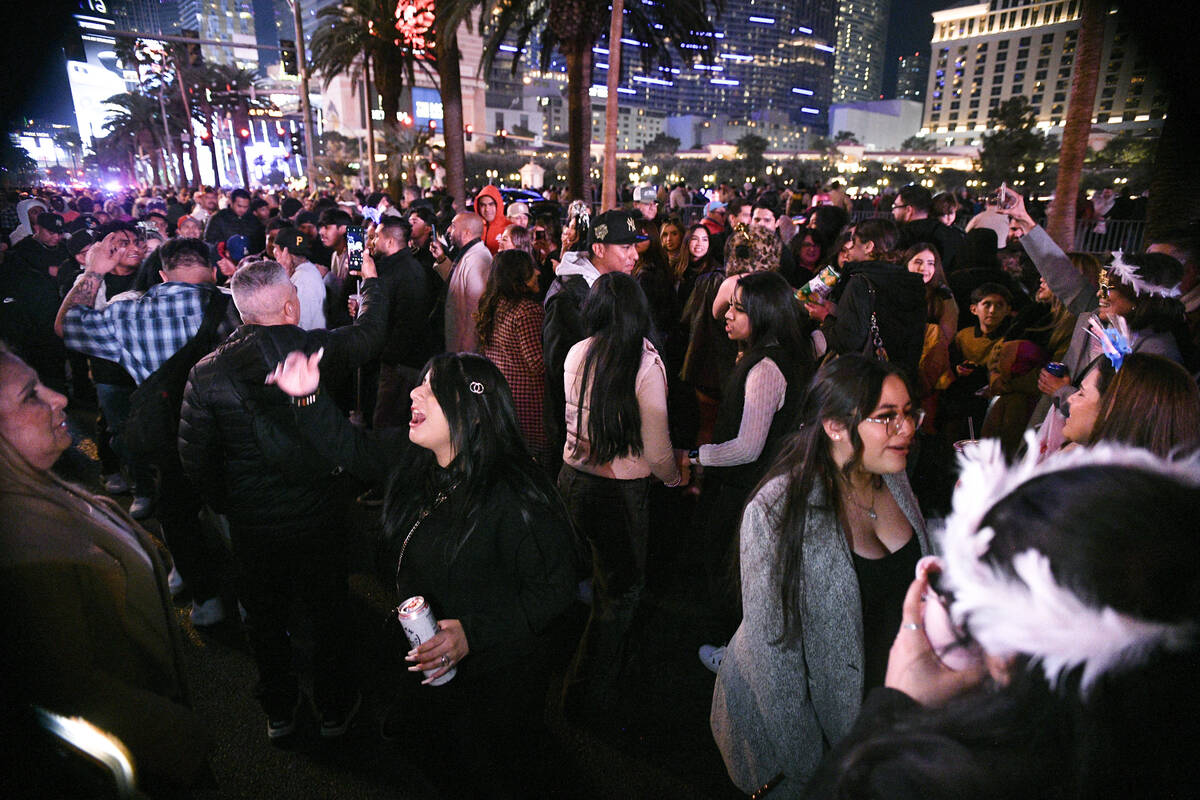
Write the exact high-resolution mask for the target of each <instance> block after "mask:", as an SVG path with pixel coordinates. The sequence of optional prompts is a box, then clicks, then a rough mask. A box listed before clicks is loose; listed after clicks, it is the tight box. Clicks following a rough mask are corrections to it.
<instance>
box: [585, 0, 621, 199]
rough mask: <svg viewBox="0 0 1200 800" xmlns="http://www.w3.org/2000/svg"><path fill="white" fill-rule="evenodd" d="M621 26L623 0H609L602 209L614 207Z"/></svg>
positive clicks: (615, 195) (615, 196) (615, 197)
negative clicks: (609, 17)
mask: <svg viewBox="0 0 1200 800" xmlns="http://www.w3.org/2000/svg"><path fill="white" fill-rule="evenodd" d="M624 30H625V0H612V22H611V23H610V24H609V28H608V99H607V100H605V102H604V183H603V184H602V187H601V188H602V194H601V195H600V211H602V212H603V211H608V210H609V209H610V208H616V207H617V120H618V116H619V114H620V109H619V104H618V102H617V95H618V92H617V87H618V86H620V85H621V33H622V31H624ZM588 127H589V129H590V127H591V126H590V125H589V126H588Z"/></svg>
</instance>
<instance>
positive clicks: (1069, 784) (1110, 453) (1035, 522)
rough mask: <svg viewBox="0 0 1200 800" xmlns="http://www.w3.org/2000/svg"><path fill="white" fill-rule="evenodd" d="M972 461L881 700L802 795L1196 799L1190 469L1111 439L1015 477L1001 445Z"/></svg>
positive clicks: (1191, 463) (1193, 479)
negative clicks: (1192, 794)
mask: <svg viewBox="0 0 1200 800" xmlns="http://www.w3.org/2000/svg"><path fill="white" fill-rule="evenodd" d="M969 455H970V457H969V458H968V460H967V461H966V463H965V464H964V467H963V470H962V475H961V480H960V483H959V486H958V488H957V489H956V491H955V495H954V513H953V514H952V515H951V516H950V517H949V519H947V521H946V526H945V529H944V531H943V533H942V534H941V542H940V544H941V547H940V548H939V549H940V550H941V552H942V554H943V555H942V559H941V560H940V563H937V562H934V563H929V562H924V563H923V564H922V565H921V567H922V568H921V569H920V570H919V571H918V572H917V579H916V580H915V581H914V582H913V583H912V585H911V587H910V588H909V591H908V593H907V595H906V597H905V602H904V613H903V616H902V624H900V625H897V626H896V630H895V631H894V633H895V642H894V644H893V646H892V650H891V656H890V658H889V661H888V667H887V680H886V683H885V686H886V687H887V688H885V689H880V690H877V691H876V692H874V693H872V695H871V697H870V698H868V700H867V703H866V704H865V705H864V707H863V710H862V716H861V719H860V720H859V721H858V724H856V725H855V729H854V731H853V732H852V734H851V735H849V736H848V737H846V738H845V739H844V740H843V742H842V743H841V745H840V746H839V747H838V748H837V749H836V750H835V751H834V752H833V753H832V754H831V755H830V756H829V757H828V759H827V760H826V762H825V764H823V765H822V769H821V770H820V772H819V774H818V776H817V778H816V779H814V781H813V783H812V785H811V792H810V796H811V797H819V798H842V797H856V798H857V797H889V798H900V799H901V800H904V799H905V798H922V799H923V800H943V799H945V800H949V798H961V797H972V798H988V799H989V800H992V799H993V798H994V799H995V800H1000V798H1010V797H1055V798H1103V799H1105V800H1107V799H1108V798H1129V797H1175V796H1184V795H1188V794H1191V793H1192V791H1191V790H1189V789H1186V788H1185V787H1188V786H1196V785H1197V784H1198V783H1200V764H1198V762H1197V760H1196V757H1195V742H1196V741H1197V738H1198V737H1200V691H1198V689H1197V683H1196V673H1197V670H1198V669H1200V646H1198V640H1197V636H1196V631H1197V630H1198V629H1200V578H1198V575H1197V572H1196V570H1195V569H1194V568H1193V566H1194V565H1195V564H1196V563H1197V561H1198V560H1200V538H1198V537H1197V536H1196V521H1195V516H1196V515H1195V509H1196V506H1197V504H1198V503H1200V480H1198V476H1200V461H1197V460H1196V458H1195V457H1194V456H1193V457H1192V458H1190V459H1187V460H1182V461H1171V460H1167V459H1163V458H1161V457H1158V456H1155V455H1152V454H1151V453H1149V452H1147V451H1145V450H1138V449H1134V448H1131V447H1127V446H1122V445H1115V444H1112V443H1105V444H1100V445H1097V446H1095V447H1093V448H1086V449H1085V448H1076V449H1075V450H1073V451H1070V452H1063V453H1059V454H1056V455H1054V456H1052V457H1051V458H1049V459H1047V460H1046V461H1044V462H1042V463H1041V464H1038V463H1036V462H1037V459H1038V457H1039V454H1038V453H1036V452H1034V453H1030V454H1029V455H1028V456H1027V459H1026V460H1025V461H1024V462H1023V463H1020V464H1016V465H1013V466H1011V467H1010V466H1008V465H1007V463H1006V459H1005V457H1004V454H1003V452H1002V450H1001V448H1000V447H999V443H998V442H996V441H994V440H993V441H988V442H984V443H982V445H980V446H979V447H977V448H976V449H974V451H973V452H971V453H970V454H969ZM1149 531H1153V535H1147V532H1149ZM931 561H932V560H931ZM1126 565H1137V567H1136V569H1132V568H1128V567H1127V566H1126Z"/></svg>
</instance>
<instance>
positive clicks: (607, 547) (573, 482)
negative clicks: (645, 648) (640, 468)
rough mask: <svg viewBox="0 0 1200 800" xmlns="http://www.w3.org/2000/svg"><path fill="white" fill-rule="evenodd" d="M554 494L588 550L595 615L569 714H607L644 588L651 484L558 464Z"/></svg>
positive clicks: (569, 684)
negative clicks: (558, 492) (562, 501)
mask: <svg viewBox="0 0 1200 800" xmlns="http://www.w3.org/2000/svg"><path fill="white" fill-rule="evenodd" d="M558 488H559V491H560V492H561V493H562V496H563V500H564V501H565V502H566V505H567V510H568V511H569V512H570V514H571V519H572V521H573V522H574V523H575V530H576V533H577V534H578V535H579V536H581V537H583V539H584V541H585V542H586V543H587V545H588V547H589V548H590V549H591V557H592V613H591V616H590V617H589V618H588V622H587V628H586V629H585V630H584V632H583V639H582V641H580V643H579V649H578V650H577V651H576V653H575V659H574V661H573V662H572V664H571V667H570V669H569V670H568V672H567V679H566V686H565V689H564V692H565V695H564V698H565V701H566V702H565V708H566V710H567V711H568V713H572V712H580V713H585V714H586V713H596V712H600V711H603V710H605V709H608V708H611V706H612V704H613V703H614V702H615V700H616V697H617V682H618V681H619V680H620V678H621V673H622V672H623V670H624V667H625V662H626V659H627V658H628V652H627V651H628V639H629V631H630V628H631V627H632V625H633V620H634V616H635V615H636V614H637V611H638V606H639V604H640V602H641V597H642V590H643V589H644V588H645V586H646V538H647V536H648V534H649V496H650V479H649V478H637V479H634V480H615V479H613V478H602V477H599V476H596V475H591V474H588V473H586V472H580V471H579V470H576V469H574V468H572V467H570V466H568V465H565V464H564V465H563V468H562V471H561V472H560V473H559V475H558Z"/></svg>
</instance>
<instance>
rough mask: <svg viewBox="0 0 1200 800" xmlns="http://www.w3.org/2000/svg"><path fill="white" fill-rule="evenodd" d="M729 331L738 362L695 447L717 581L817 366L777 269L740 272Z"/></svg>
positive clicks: (708, 554)
mask: <svg viewBox="0 0 1200 800" xmlns="http://www.w3.org/2000/svg"><path fill="white" fill-rule="evenodd" d="M725 333H726V335H727V336H728V337H729V339H730V340H731V341H733V342H735V343H737V345H738V349H739V353H738V360H737V364H736V365H735V366H734V368H733V371H732V372H731V373H730V375H729V378H728V379H727V380H726V381H725V387H724V389H723V390H722V392H721V405H720V407H719V408H718V410H717V420H716V424H715V425H714V427H713V444H704V445H701V446H700V447H699V448H696V449H694V450H692V451H691V452H690V453H689V459H690V461H691V463H692V465H693V466H702V467H704V495H703V496H704V500H703V501H702V502H703V504H704V508H705V509H706V511H704V512H703V513H702V514H701V516H702V518H703V519H704V520H705V526H706V528H707V531H708V536H707V537H706V542H705V544H706V547H705V566H706V567H707V568H708V570H709V576H710V578H711V579H714V580H712V581H710V582H711V583H712V584H713V586H714V587H717V586H718V585H719V582H720V581H719V578H720V577H721V576H723V575H724V574H725V573H727V572H728V570H727V569H726V567H727V561H728V558H729V556H730V555H731V554H730V547H731V543H732V542H733V541H734V538H735V536H736V533H737V523H738V517H739V516H740V514H741V511H742V506H744V505H745V504H746V499H747V498H748V497H749V496H750V493H751V492H752V491H753V490H754V487H755V485H757V484H758V482H759V480H760V479H761V478H762V476H763V475H764V474H765V473H766V471H767V468H768V467H769V466H770V464H771V462H772V461H773V460H774V458H775V456H776V454H777V453H778V450H779V445H780V443H781V442H782V441H783V439H784V437H786V436H787V435H788V434H789V433H791V432H792V431H793V430H794V427H795V425H796V413H797V411H798V410H799V405H800V397H801V395H802V394H803V392H804V390H805V388H806V387H807V386H808V381H809V378H811V377H812V372H813V358H812V346H811V344H810V343H809V341H808V340H807V339H806V338H805V336H804V335H803V334H802V333H801V331H800V320H799V309H798V308H797V306H796V300H795V298H794V296H793V293H792V288H791V286H790V285H789V284H788V282H787V280H785V279H784V277H783V276H782V275H780V274H779V273H777V272H750V273H746V274H744V275H741V276H739V277H738V279H737V285H736V286H735V287H734V289H733V296H732V298H731V302H730V304H729V308H728V310H726V312H725ZM733 605H734V607H735V608H736V602H734V603H733Z"/></svg>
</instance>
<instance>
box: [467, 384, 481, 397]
mask: <svg viewBox="0 0 1200 800" xmlns="http://www.w3.org/2000/svg"><path fill="white" fill-rule="evenodd" d="M467 388H468V389H470V390H471V393H472V394H483V384H482V383H480V382H479V381H471V382H470V383H469V384H467Z"/></svg>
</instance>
